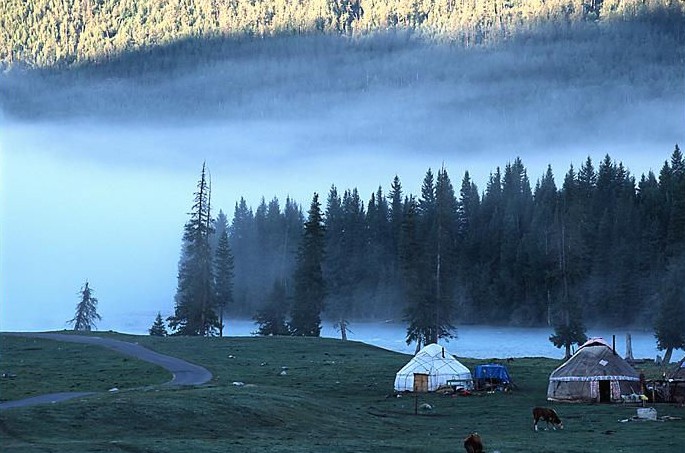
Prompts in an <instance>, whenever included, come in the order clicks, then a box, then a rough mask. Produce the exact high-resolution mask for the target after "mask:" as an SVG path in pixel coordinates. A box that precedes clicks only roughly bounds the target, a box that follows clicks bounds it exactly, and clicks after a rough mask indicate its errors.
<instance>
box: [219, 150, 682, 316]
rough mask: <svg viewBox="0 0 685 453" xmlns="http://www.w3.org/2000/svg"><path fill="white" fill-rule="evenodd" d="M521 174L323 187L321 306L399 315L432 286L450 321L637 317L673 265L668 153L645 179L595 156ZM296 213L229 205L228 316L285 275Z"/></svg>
mask: <svg viewBox="0 0 685 453" xmlns="http://www.w3.org/2000/svg"><path fill="white" fill-rule="evenodd" d="M534 179H535V182H534V183H531V177H530V176H529V175H528V172H527V170H526V168H525V166H524V164H523V162H522V161H521V160H520V159H515V160H514V161H513V162H509V163H507V164H506V165H505V166H504V168H503V169H501V168H497V169H495V170H494V171H493V172H492V174H491V176H490V179H489V181H488V183H487V187H485V188H484V190H483V191H482V195H481V192H480V190H479V188H478V187H476V185H475V184H474V183H473V181H472V180H471V178H470V176H469V173H468V172H467V173H466V174H465V175H464V177H463V178H462V180H461V183H460V184H458V185H456V188H455V186H453V184H452V182H451V179H450V177H449V175H448V173H447V171H446V170H445V169H440V170H439V171H438V172H437V174H436V173H434V172H433V171H431V170H428V172H427V173H426V176H425V178H424V180H423V183H422V188H421V193H420V194H418V195H415V194H409V193H406V192H405V191H404V190H403V189H402V183H401V181H400V178H399V177H396V178H395V179H394V180H393V181H392V183H391V184H390V186H389V189H388V190H384V189H383V188H381V187H379V188H378V191H377V192H376V193H373V194H369V196H368V198H367V199H368V201H367V202H366V203H365V202H364V201H363V200H362V195H361V194H359V193H358V191H357V190H356V189H346V190H344V191H343V190H339V189H337V188H336V187H335V186H333V187H332V188H331V190H330V192H329V193H328V195H327V200H326V203H325V206H324V208H325V218H324V223H325V227H326V229H325V237H326V248H325V266H324V276H325V281H326V288H327V297H326V308H325V311H326V314H327V315H328V316H329V317H332V318H334V319H340V318H341V317H347V318H349V319H351V318H356V319H359V318H367V319H368V318H380V319H401V318H402V317H403V316H404V315H405V314H406V313H407V310H410V311H412V310H413V311H414V312H421V304H424V303H426V304H428V306H435V303H436V301H434V300H433V299H434V298H435V297H436V284H439V285H440V286H441V287H440V288H439V289H438V290H437V291H438V294H441V296H439V297H440V298H441V300H440V301H438V305H440V306H442V307H443V308H442V309H444V310H445V313H444V315H443V317H444V318H446V319H452V320H453V321H458V322H467V323H468V322H474V323H503V324H514V325H545V324H548V323H549V324H556V323H559V322H561V321H563V319H562V316H564V313H566V312H567V311H569V310H570V311H571V312H574V313H575V312H579V313H581V314H582V318H583V320H584V323H585V324H587V325H593V324H596V323H600V324H608V325H613V326H625V325H644V326H645V327H648V326H651V325H652V321H653V320H654V318H655V317H656V316H657V314H658V313H659V311H660V307H661V306H662V303H663V302H664V301H668V297H667V296H668V294H669V293H670V292H672V290H673V287H672V285H673V281H674V279H676V278H678V277H677V276H679V275H682V273H683V271H684V270H685V255H684V254H683V253H684V252H685V159H684V158H683V155H682V153H681V151H680V150H679V148H678V147H677V146H676V148H675V150H674V151H673V153H672V154H671V155H670V156H669V158H668V159H667V160H665V161H664V162H663V165H662V167H661V170H660V172H659V174H658V175H655V174H654V173H651V172H650V173H648V174H646V175H642V176H640V177H637V178H636V177H635V176H634V175H631V174H630V172H629V171H628V170H627V169H626V166H625V165H624V164H623V163H621V162H616V161H614V160H612V159H611V158H610V157H609V156H605V158H604V159H602V160H601V161H600V162H593V160H592V159H591V158H589V157H588V159H587V160H586V162H585V163H584V164H583V165H582V166H581V167H580V168H573V167H571V168H569V169H568V170H567V171H566V173H565V174H564V175H563V176H556V177H555V174H554V172H553V170H552V168H549V169H548V170H547V172H545V174H544V175H541V176H540V177H535V178H534ZM297 212H298V209H297V207H296V205H295V206H294V205H293V204H292V201H291V200H287V201H286V209H285V211H283V212H282V211H281V210H280V207H279V202H278V200H277V199H273V200H272V201H270V202H269V203H268V204H267V203H266V202H262V203H261V204H260V205H259V207H258V208H257V209H256V211H253V210H252V209H251V208H248V207H247V206H246V205H245V203H244V202H241V203H240V204H238V205H237V206H236V209H235V214H234V216H233V221H232V224H231V226H230V227H229V231H230V233H231V234H230V238H231V239H230V241H231V246H232V250H234V254H235V269H236V281H235V304H234V305H233V306H232V307H228V309H229V311H230V312H231V313H232V314H234V315H243V316H251V315H252V314H253V313H254V311H255V310H257V309H260V308H262V307H263V306H264V304H265V303H266V300H267V298H268V289H269V288H271V286H272V283H273V282H274V281H277V280H278V281H284V279H285V280H286V281H287V280H289V279H290V277H289V276H290V275H291V273H292V263H293V259H294V255H295V250H296V249H297V238H298V228H297V227H296V225H298V223H297V218H298V214H296V213H297ZM299 218H300V223H299V225H300V227H299V231H301V225H302V218H301V213H300V214H299ZM220 223H223V221H222V222H220ZM219 230H221V228H219ZM438 262H440V266H439V267H437V268H436V263H438ZM438 280H439V281H440V283H438ZM678 303H679V302H677V300H676V301H675V304H676V306H677V304H678ZM665 305H666V304H665V303H664V306H665ZM433 315H434V312H433V311H432V310H428V311H427V312H426V314H425V316H429V317H430V316H433ZM674 315H675V313H674Z"/></svg>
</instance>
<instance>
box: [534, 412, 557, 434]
mask: <svg viewBox="0 0 685 453" xmlns="http://www.w3.org/2000/svg"><path fill="white" fill-rule="evenodd" d="M540 419H542V420H544V421H545V422H546V423H547V427H548V428H549V424H550V423H551V424H552V428H553V429H555V430H556V429H557V427H559V429H564V424H563V423H561V419H560V418H559V415H557V413H556V411H555V410H554V409H549V408H546V407H536V408H534V409H533V428H534V429H535V431H537V430H538V421H539V420H540Z"/></svg>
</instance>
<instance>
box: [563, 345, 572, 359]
mask: <svg viewBox="0 0 685 453" xmlns="http://www.w3.org/2000/svg"><path fill="white" fill-rule="evenodd" d="M570 358H571V343H566V356H565V357H564V360H568V359H570Z"/></svg>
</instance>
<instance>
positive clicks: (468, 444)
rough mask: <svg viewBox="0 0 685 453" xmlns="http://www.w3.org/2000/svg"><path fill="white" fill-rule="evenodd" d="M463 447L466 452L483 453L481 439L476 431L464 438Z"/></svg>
mask: <svg viewBox="0 0 685 453" xmlns="http://www.w3.org/2000/svg"><path fill="white" fill-rule="evenodd" d="M464 448H465V449H466V453H483V441H481V439H480V436H479V435H478V433H471V434H469V437H467V438H466V439H464Z"/></svg>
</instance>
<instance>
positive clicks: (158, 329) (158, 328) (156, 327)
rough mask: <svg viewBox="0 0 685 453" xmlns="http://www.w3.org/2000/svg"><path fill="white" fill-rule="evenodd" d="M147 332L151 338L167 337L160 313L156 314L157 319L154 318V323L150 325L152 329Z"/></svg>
mask: <svg viewBox="0 0 685 453" xmlns="http://www.w3.org/2000/svg"><path fill="white" fill-rule="evenodd" d="M148 332H150V335H151V336H153V337H166V336H167V331H166V326H165V325H164V320H163V319H162V314H161V313H159V312H157V317H156V318H155V322H154V323H153V324H152V327H150V329H149V330H148Z"/></svg>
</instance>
